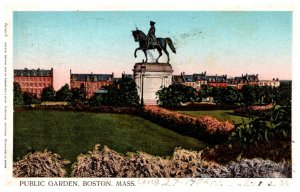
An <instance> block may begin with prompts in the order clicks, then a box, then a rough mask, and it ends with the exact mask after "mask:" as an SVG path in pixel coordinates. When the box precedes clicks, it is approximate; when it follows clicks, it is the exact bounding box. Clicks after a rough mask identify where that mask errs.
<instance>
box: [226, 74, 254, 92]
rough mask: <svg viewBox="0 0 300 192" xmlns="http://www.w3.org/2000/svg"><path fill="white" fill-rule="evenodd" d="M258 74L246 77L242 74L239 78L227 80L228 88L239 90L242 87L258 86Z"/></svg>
mask: <svg viewBox="0 0 300 192" xmlns="http://www.w3.org/2000/svg"><path fill="white" fill-rule="evenodd" d="M259 82H260V81H259V79H258V74H256V75H254V74H253V75H248V74H247V73H246V75H244V74H242V76H240V77H234V78H230V79H228V86H233V87H236V88H237V89H241V88H242V87H243V86H244V85H259Z"/></svg>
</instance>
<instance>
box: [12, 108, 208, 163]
mask: <svg viewBox="0 0 300 192" xmlns="http://www.w3.org/2000/svg"><path fill="white" fill-rule="evenodd" d="M97 143H99V144H101V145H107V146H108V147H110V148H111V149H113V150H115V151H117V152H120V153H124V154H125V153H126V152H136V151H144V152H147V153H150V154H153V155H158V156H170V155H172V152H173V150H174V148H175V147H179V146H181V147H182V148H185V149H193V150H200V149H202V148H203V147H205V146H207V144H206V143H204V142H201V141H198V140H196V139H193V138H191V137H186V136H182V135H180V134H178V133H175V132H173V131H171V130H169V129H166V128H163V127H161V126H159V125H156V124H154V123H151V122H150V121H147V120H145V119H143V118H140V117H136V116H133V115H122V114H108V113H88V112H57V111H22V112H15V113H14V153H13V155H14V160H16V159H17V158H18V157H22V156H23V155H24V154H26V153H27V152H28V151H29V150H32V149H33V150H35V151H37V150H44V149H48V150H50V151H53V152H56V153H58V154H60V155H61V156H62V158H64V159H68V160H71V161H72V162H74V161H75V160H76V157H77V155H79V154H80V153H86V152H88V151H90V150H92V148H93V146H94V145H95V144H97Z"/></svg>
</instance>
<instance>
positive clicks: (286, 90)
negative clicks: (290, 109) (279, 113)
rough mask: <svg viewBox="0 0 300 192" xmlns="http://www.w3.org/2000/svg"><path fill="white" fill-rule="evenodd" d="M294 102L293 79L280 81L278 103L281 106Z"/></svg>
mask: <svg viewBox="0 0 300 192" xmlns="http://www.w3.org/2000/svg"><path fill="white" fill-rule="evenodd" d="M291 102H292V81H283V82H280V86H279V88H278V96H277V97H276V103H277V104H279V105H281V106H291Z"/></svg>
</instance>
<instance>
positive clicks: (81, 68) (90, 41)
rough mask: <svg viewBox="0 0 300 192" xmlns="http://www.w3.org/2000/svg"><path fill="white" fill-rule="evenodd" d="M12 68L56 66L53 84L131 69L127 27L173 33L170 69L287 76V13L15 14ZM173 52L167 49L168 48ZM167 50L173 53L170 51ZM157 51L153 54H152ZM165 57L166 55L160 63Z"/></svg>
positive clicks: (289, 59)
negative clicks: (78, 75)
mask: <svg viewBox="0 0 300 192" xmlns="http://www.w3.org/2000/svg"><path fill="white" fill-rule="evenodd" d="M13 16H14V19H13V22H14V25H13V27H14V29H13V31H14V39H13V40H14V52H13V53H14V68H16V69H17V68H18V69H19V68H24V67H27V68H43V69H47V68H51V67H53V68H54V75H55V82H54V84H55V88H59V87H60V86H61V85H62V84H64V83H69V70H70V69H72V72H74V73H90V72H93V73H111V72H115V74H116V75H117V76H120V74H121V73H122V72H123V71H125V72H126V73H132V67H133V65H134V63H136V62H140V61H141V60H142V59H144V55H143V53H142V52H138V57H137V58H134V57H133V53H134V49H135V48H136V47H137V46H138V44H137V43H136V42H134V40H133V37H132V35H131V30H133V29H135V26H137V27H138V28H139V29H141V30H143V31H144V32H147V31H148V29H149V21H150V20H153V21H155V22H156V36H157V37H170V38H171V39H172V40H173V43H174V44H175V47H176V49H177V54H176V55H175V54H173V53H170V58H171V61H170V62H171V64H172V66H173V69H174V70H175V71H174V74H179V73H180V72H183V71H185V72H186V73H201V72H203V71H207V73H208V74H220V75H221V74H228V75H229V76H238V75H241V74H242V73H244V74H245V73H248V74H249V73H255V74H256V73H258V74H259V77H260V79H271V78H273V77H279V78H280V79H291V73H292V72H291V70H292V55H291V54H292V12H282V11H281V12H279V11H277V12H214V11H200V12H189V11H188V12H187V11H183V12H173V11H164V12H152V11H144V12H136V11H134V12H124V11H122V12H121V11H120V12H117V11H112V12H82V11H80V12H79V11H78V12H75V11H74V12H14V15H13ZM169 50H170V49H169ZM170 52H171V51H170ZM151 53H152V54H153V55H154V57H157V52H153V51H152V52H151ZM164 61H166V58H165V57H162V58H161V59H160V62H164Z"/></svg>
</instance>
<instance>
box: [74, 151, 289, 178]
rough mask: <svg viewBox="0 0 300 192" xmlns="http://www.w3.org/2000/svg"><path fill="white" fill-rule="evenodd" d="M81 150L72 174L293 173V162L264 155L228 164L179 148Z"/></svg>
mask: <svg viewBox="0 0 300 192" xmlns="http://www.w3.org/2000/svg"><path fill="white" fill-rule="evenodd" d="M99 147H100V145H96V146H95V148H94V150H93V151H91V152H88V153H87V154H81V155H79V156H78V158H77V162H76V163H75V164H73V166H72V169H73V171H72V174H71V176H72V177H138V178H140V177H159V178H160V177H167V178H169V177H175V178H182V177H200V178H230V177H240V178H249V177H291V165H290V164H289V163H287V162H283V163H274V162H273V161H270V160H262V159H257V158H255V159H241V160H240V161H238V162H231V163H229V164H228V165H224V166H223V165H219V164H217V163H214V162H212V161H206V160H203V158H202V155H201V152H197V151H188V150H184V149H180V148H176V149H175V151H174V153H173V156H172V157H171V158H170V159H166V158H162V157H156V156H152V155H149V154H147V153H143V152H139V153H134V154H128V155H127V156H124V155H122V154H119V153H117V152H116V151H113V150H111V149H109V148H108V147H106V146H104V148H103V150H101V151H100V150H99Z"/></svg>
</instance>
